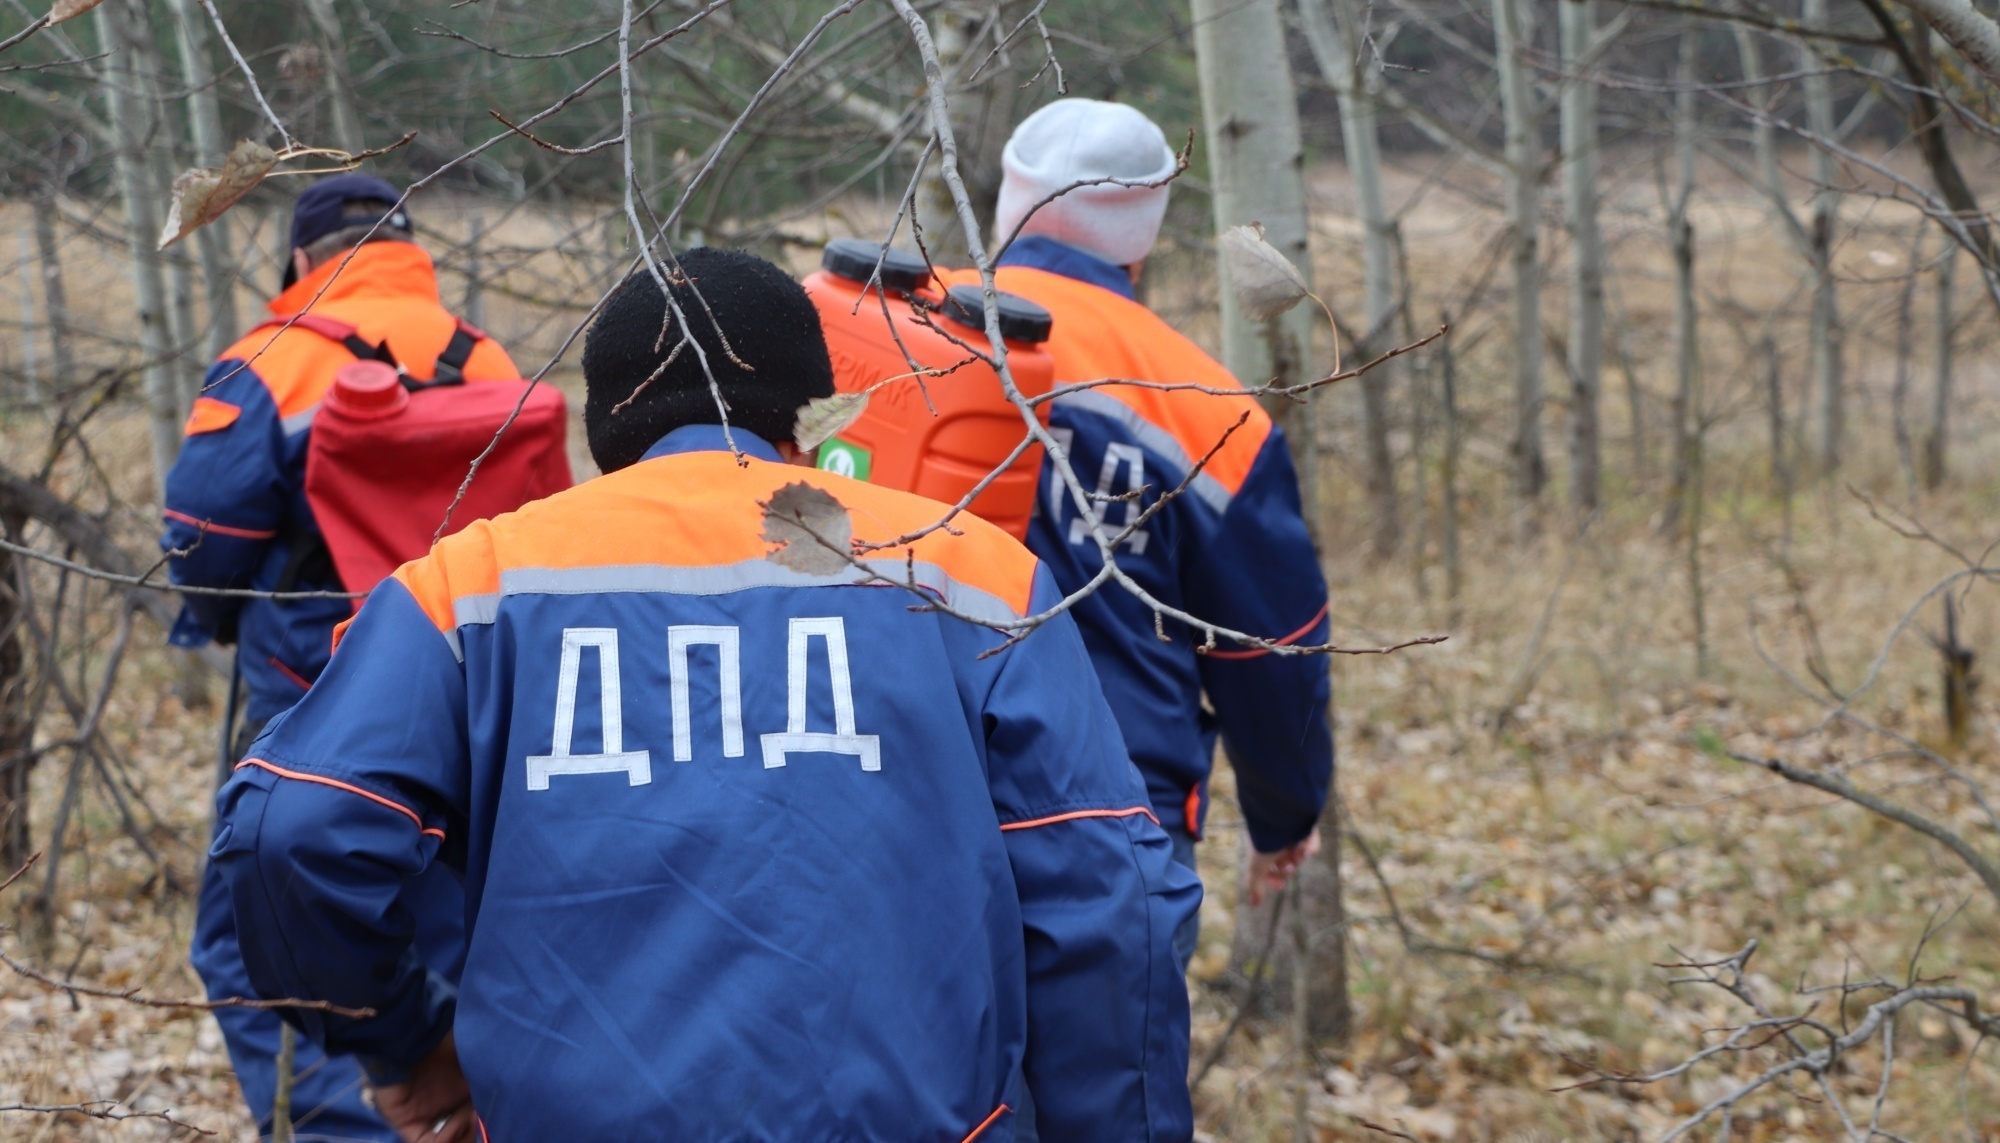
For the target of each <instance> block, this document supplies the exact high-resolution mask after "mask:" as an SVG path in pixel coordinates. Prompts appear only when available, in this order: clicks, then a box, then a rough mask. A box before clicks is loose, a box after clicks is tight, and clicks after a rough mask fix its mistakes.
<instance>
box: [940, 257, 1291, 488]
mask: <svg viewBox="0 0 2000 1143" xmlns="http://www.w3.org/2000/svg"><path fill="white" fill-rule="evenodd" d="M951 277H952V278H953V279H955V280H956V279H958V278H960V277H961V275H959V274H953V275H951ZM977 278H978V276H977V275H976V274H973V275H971V276H970V280H973V281H976V280H977ZM996 278H997V281H998V284H999V286H1000V288H1001V289H1003V290H1006V291H1007V292H1009V293H1014V294H1019V295H1021V296H1022V297H1024V298H1027V299H1028V300H1030V301H1033V302H1035V303H1037V304H1039V305H1040V306H1042V307H1043V308H1044V309H1047V310H1048V311H1049V313H1050V314H1051V315H1052V316H1053V317H1054V318H1055V325H1054V328H1053V329H1052V331H1051V333H1050V336H1049V343H1048V346H1047V348H1048V351H1049V355H1050V356H1051V357H1053V358H1055V364H1056V382H1057V384H1076V383H1079V382H1085V381H1101V380H1104V379H1106V378H1120V379H1125V380H1132V381H1152V382H1159V383H1162V384H1193V385H1202V386H1206V387H1208V388H1210V389H1233V390H1239V391H1240V390H1241V389H1242V388H1243V386H1242V385H1241V384H1240V383H1239V382H1238V381H1237V380H1236V378H1235V377H1234V376H1232V375H1231V374H1230V372H1229V370H1227V369H1225V368H1223V367H1222V364H1221V363H1220V362H1218V361H1216V360H1215V359H1214V358H1213V357H1210V356H1209V355H1208V354H1206V353H1204V352H1202V349H1201V347H1200V346H1198V345H1196V344H1195V343H1194V342H1193V341H1191V340H1189V339H1188V338H1187V336H1186V335H1184V334H1182V333H1181V332H1180V331H1179V330H1177V329H1175V328H1174V327H1172V326H1171V325H1168V324H1167V323H1166V322H1165V321H1163V320H1161V319H1160V317H1159V315H1157V314H1155V313H1154V312H1153V311H1151V310H1149V309H1147V308H1146V307H1145V306H1142V305H1140V304H1139V303H1138V302H1135V301H1133V300H1131V299H1130V298H1124V297H1120V296H1119V295H1117V294H1114V293H1112V292H1111V291H1109V290H1106V289H1104V288H1102V287H1099V286H1093V285H1091V284H1089V283H1087V282H1079V281H1076V280H1075V279H1073V278H1065V277H1063V276H1062V275H1060V274H1051V273H1049V272H1047V271H1045V270H1035V269H1031V268H1029V267H1026V266H1008V267H1004V268H1002V269H1001V270H1000V271H999V273H998V274H997V275H996ZM1090 392H1094V393H1101V394H1103V395H1104V396H1106V397H1109V398H1111V399H1113V400H1116V401H1118V402H1119V403H1120V404H1123V405H1124V406H1126V407H1127V408H1129V409H1131V410H1132V411H1133V412H1134V413H1136V414H1138V416H1139V417H1140V419H1142V420H1144V421H1147V422H1148V423H1150V424H1153V425H1155V426H1157V427H1158V428H1160V429H1161V430H1163V431H1164V432H1166V433H1167V434H1168V435H1169V436H1171V437H1172V438H1173V439H1174V441H1175V442H1176V443H1177V444H1179V445H1180V447H1181V449H1182V451H1184V452H1186V453H1187V455H1188V460H1189V462H1190V463H1192V462H1195V461H1199V460H1200V459H1201V458H1202V457H1204V456H1207V455H1208V454H1209V452H1210V450H1215V456H1214V457H1213V458H1211V459H1210V460H1209V462H1208V466H1207V467H1206V468H1205V469H1203V471H1204V472H1205V473H1207V474H1208V475H1209V476H1212V477H1214V478H1215V479H1216V481H1217V482H1219V483H1220V484H1221V485H1222V486H1223V487H1224V488H1226V489H1228V490H1229V491H1230V492H1232V493H1234V492H1235V491H1236V490H1237V489H1239V488H1241V487H1243V482H1244V481H1245V480H1246V479H1248V478H1249V476H1250V468H1251V466H1252V465H1254V464H1255V463H1256V462H1257V454H1258V453H1259V452H1260V451H1261V450H1262V449H1263V447H1264V442H1265V440H1267V439H1269V437H1270V435H1271V418H1270V415H1269V414H1267V413H1265V412H1264V409H1263V407H1262V406H1260V405H1259V404H1257V402H1256V401H1255V400H1254V399H1252V398H1250V397H1248V396H1244V397H1224V396H1218V395H1216V394H1213V393H1204V392H1201V391H1199V390H1195V389H1178V390H1161V389H1147V388H1141V387H1137V386H1132V385H1102V386H1098V387H1097V388H1095V389H1093V390H1090ZM1245 409H1248V410H1249V412H1250V417H1249V419H1248V420H1246V421H1244V422H1243V425H1242V427H1241V428H1235V426H1236V423H1237V421H1238V420H1239V419H1241V418H1242V417H1243V413H1244V410H1245ZM1232 430H1233V431H1232ZM1217 442H1221V447H1220V448H1217Z"/></svg>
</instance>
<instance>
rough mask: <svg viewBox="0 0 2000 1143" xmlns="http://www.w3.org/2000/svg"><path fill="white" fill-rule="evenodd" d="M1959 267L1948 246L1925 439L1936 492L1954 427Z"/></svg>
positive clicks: (1940, 271)
mask: <svg viewBox="0 0 2000 1143" xmlns="http://www.w3.org/2000/svg"><path fill="white" fill-rule="evenodd" d="M1957 265H1958V246H1957V244H1956V243H1951V242H1947V243H1945V248H1944V255H1943V257H1942V259H1941V260H1940V261H1939V262H1938V268H1937V313H1936V316H1935V319H1934V320H1935V322H1936V324H1935V325H1934V326H1933V331H1934V332H1933V338H1934V340H1933V341H1932V343H1931V368H1932V370H1933V376H1932V382H1931V426H1930V432H1929V433H1927V434H1925V436H1924V480H1923V485H1924V488H1925V489H1926V490H1928V491H1936V490H1937V488H1938V486H1939V485H1942V484H1943V483H1944V473H1945V464H1944V461H1945V443H1946V441H1947V439H1948V438H1949V426H1950V424H1951V365H1952V362H1951V356H1952V341H1953V335H1954V333H1955V330H1954V327H1953V321H1952V316H1953V315H1952V296H1951V294H1952V288H1951V287H1952V281H1951V280H1952V272H1953V268H1954V267H1956V266H1957Z"/></svg>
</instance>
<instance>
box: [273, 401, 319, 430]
mask: <svg viewBox="0 0 2000 1143" xmlns="http://www.w3.org/2000/svg"><path fill="white" fill-rule="evenodd" d="M318 412H319V405H318V403H316V402H315V403H314V404H313V405H311V406H310V407H308V408H304V409H301V410H299V411H298V412H296V413H293V414H292V415H291V416H289V417H286V418H285V419H284V420H282V421H279V422H278V424H279V425H280V426H282V427H283V428H284V430H285V435H286V436H288V437H295V436H298V435H299V434H300V433H302V432H305V431H306V430H307V429H309V428H311V427H312V423H313V416H314V414H316V413H318Z"/></svg>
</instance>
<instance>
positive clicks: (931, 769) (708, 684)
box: [212, 426, 1200, 1143]
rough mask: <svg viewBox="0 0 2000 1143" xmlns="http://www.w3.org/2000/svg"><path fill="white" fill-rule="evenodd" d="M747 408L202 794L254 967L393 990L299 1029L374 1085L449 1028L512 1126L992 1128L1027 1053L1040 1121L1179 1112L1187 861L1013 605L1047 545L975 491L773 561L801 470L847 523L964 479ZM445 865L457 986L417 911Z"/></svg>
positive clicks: (445, 605) (517, 542)
mask: <svg viewBox="0 0 2000 1143" xmlns="http://www.w3.org/2000/svg"><path fill="white" fill-rule="evenodd" d="M735 439H736V441H737V442H738V444H739V445H740V446H741V447H742V448H743V450H744V453H745V459H744V461H743V463H741V464H739V463H738V460H737V458H735V457H733V456H732V455H730V453H729V452H728V451H725V450H724V449H723V447H722V445H723V442H722V440H721V434H720V432H719V430H717V429H715V428H713V427H706V426H703V427H695V428H688V429H682V430H678V431H676V432H675V433H673V434H670V435H669V436H668V437H667V438H665V439H664V440H663V441H661V442H660V444H658V445H656V446H655V447H654V449H653V450H652V451H651V452H649V453H648V454H647V457H646V459H644V460H642V461H640V462H639V463H638V464H636V465H633V466H632V467H630V468H628V469H625V470H622V471H619V472H616V473H613V474H610V475H607V476H603V477H600V478H598V479H596V480H593V481H590V482H588V483H586V484H583V485H580V486H578V487H576V488H574V489H571V490H569V491H567V492H563V493H560V494H558V495H556V496H552V497H550V498H548V499H546V500H543V501H540V502H537V503H535V504H531V505H529V506H528V507H526V508H524V509H522V510H521V511H519V512H516V513H511V514H508V515H505V516H500V517H496V518H494V519H492V520H490V521H482V522H479V523H475V524H472V525H470V526H469V527H467V528H466V529H465V530H464V531H462V532H460V533H458V534H457V535H454V536H451V537H448V538H446V539H445V540H444V541H442V542H441V543H440V544H439V545H438V546H437V547H436V548H435V549H434V550H433V552H432V554H431V555H430V556H428V557H426V558H425V559H422V560H418V561H415V562H413V563H410V564H407V565H405V566H404V567H403V568H401V569H400V570H398V571H397V572H396V574H395V575H394V576H393V577H391V578H390V579H389V580H386V581H384V582H383V583H382V585H381V586H380V587H378V588H377V589H376V590H375V592H374V593H373V595H372V596H371V597H370V599H369V600H368V603H367V604H366V606H364V607H363V608H362V609H361V612H360V614H359V616H358V617H357V618H356V619H355V620H354V622H353V623H352V625H351V626H350V627H349V628H347V629H346V630H345V632H344V635H343V636H342V638H341V641H340V642H339V644H338V649H337V650H336V652H335V653H334V655H333V658H332V661H331V663H330V664H329V666H328V668H327V670H326V673H325V674H324V675H323V676H322V678H321V679H320V681H319V682H318V683H317V684H316V685H315V686H314V687H313V689H312V691H311V692H310V693H309V694H307V695H306V697H305V698H304V699H303V700H301V701H300V702H299V704H298V705H297V706H295V707H294V708H292V710H291V711H290V712H289V713H287V714H286V715H284V716H282V717H281V718H280V719H279V720H278V721H277V722H275V723H274V724H273V725H272V727H271V728H270V729H269V730H268V731H267V732H266V733H265V734H264V736H263V737H262V738H261V739H260V740H259V741H258V743H257V744H256V746H255V747H254V748H253V749H252V750H251V753H250V756H249V757H248V758H247V759H246V760H245V761H244V762H243V763H242V765H241V766H240V767H239V768H238V770H237V772H236V774H235V775H234V777H233V778H232V779H231V780H230V781H229V782H228V783H227V784H226V785H225V786H224V788H223V790H222V791H221V793H220V794H219V795H218V797H219V806H220V812H221V818H222V823H223V825H222V829H221V831H220V835H219V837H218V839H217V841H216V843H215V846H214V849H213V853H212V859H213V860H214V861H216V862H217V863H218V865H219V867H220V868H221V870H222V874H223V876H224V877H225V878H226V879H227V881H228V882H229V884H230V886H231V892H232V896H233V900H234V903H235V908H236V916H237V922H238V925H239V927H240V929H241V931H242V945H243V950H244V954H245V961H246V964H247V965H248V967H249V970H250V975H251V978H252V980H253V981H254V982H255V983H256V985H257V988H258V989H259V991H260V992H261V993H263V994H264V995H267V996H281V995H283V996H300V997H309V998H317V999H326V1000H330V1001H334V1002H336V1003H338V1004H341V1005H344V1006H350V1007H366V1008H370V1009H373V1010H374V1011H375V1012H376V1015H374V1016H373V1017H371V1018H367V1019H353V1018H344V1017H340V1016H336V1015H329V1014H326V1013H321V1012H313V1011H302V1012H298V1013H296V1014H295V1017H294V1018H296V1019H297V1020H298V1022H299V1023H300V1025H301V1026H302V1027H303V1028H304V1029H305V1030H306V1032H307V1033H308V1034H309V1035H311V1036H313V1037H314V1038H315V1039H317V1040H319V1041H320V1042H322V1043H324V1044H326V1045H327V1046H328V1047H329V1048H330V1049H333V1050H336V1051H346V1052H352V1053H354V1054H356V1055H357V1056H359V1057H361V1058H362V1060H363V1063H364V1066H366V1067H367V1068H369V1069H370V1071H371V1072H372V1073H373V1074H374V1075H375V1076H376V1078H377V1079H378V1081H394V1080H396V1079H397V1078H399V1077H400V1076H402V1075H403V1074H404V1073H405V1071H406V1070H407V1069H408V1068H409V1067H410V1066H412V1065H413V1064H414V1063H415V1062H416V1061H417V1060H418V1059H420V1058H422V1057H423V1056H424V1054H425V1053H426V1052H427V1051H429V1050H430V1049H431V1048H432V1047H433V1046H434V1045H436V1044H437V1043H438V1042H439V1041H440V1040H441V1039H442V1037H443V1036H444V1034H445V1033H446V1031H447V1030H449V1029H455V1030H456V1034H457V1035H456V1042H457V1046H458V1052H459V1057H460V1060H461V1062H462V1065H463V1068H464V1071H465V1074H466V1077H467V1079H468V1080H469V1082H470V1084H471V1089H472V1097H473V1102H474V1106H475V1108H476V1109H477V1111H478V1113H479V1116H480V1118H481V1128H482V1130H483V1131H484V1132H485V1133H486V1135H485V1137H486V1138H487V1139H490V1140H492V1141H493V1143H516V1141H537V1143H539V1141H545V1140H551V1139H577V1140H590V1141H592V1143H612V1141H617V1140H633V1141H639V1140H666V1139H672V1140H724V1139H728V1140H771V1141H781V1140H782V1141H786V1143H804V1141H807V1140H812V1141H821V1140H825V1141H849V1143H863V1141H867V1143H886V1141H892V1140H910V1141H923V1143H959V1141H962V1140H967V1139H972V1138H975V1137H977V1138H979V1139H981V1140H983V1141H986V1143H994V1141H1001V1140H1006V1139H1009V1138H1011V1137H1012V1132H1013V1124H1012V1123H1011V1121H1010V1119H1009V1114H1010V1112H1009V1109H1008V1100H1009V1093H1010V1083H1011V1082H1012V1081H1013V1078H1014V1077H1015V1076H1016V1075H1017V1074H1019V1073H1021V1072H1023V1071H1024V1072H1025V1076H1026V1078H1027V1081H1028V1083H1029V1085H1030V1086H1031V1087H1032V1089H1033V1091H1034V1093H1035V1099H1036V1105H1037V1108H1038V1120H1037V1122H1038V1124H1039V1126H1040V1128H1041V1133H1042V1137H1043V1138H1045V1139H1051V1140H1054V1139H1065V1140H1093V1141H1117V1140H1187V1139H1189V1138H1190V1137H1191V1135H1192V1122H1191V1115H1192V1113H1191V1109H1190V1105H1189V1098H1188V1091H1187V1083H1186V1074H1187V1070H1186V1069H1187V1046H1188V1023H1187V1021H1188V1007H1187V995H1186V991H1185V988H1184V986H1183V984H1182V982H1181V978H1180V974H1179V971H1178V970H1177V968H1176V965H1175V962H1174V957H1173V953H1172V947H1171V942H1172V937H1173V933H1174V931H1175V929H1176V927H1177V926H1178V925H1179V924H1180V923H1181V921H1182V920H1183V919H1184V918H1186V917H1187V916H1188V915H1189V914H1190V913H1191V912H1192V911H1193V910H1194V909H1195V908H1196V907H1197V905H1198V902H1199V896H1200V890H1199V888H1198V886H1197V885H1196V884H1195V883H1194V880H1193V878H1192V876H1191V875H1190V874H1189V873H1188V872H1187V871H1186V870H1185V869H1184V868H1182V867H1180V866H1178V865H1176V864H1174V863H1173V861H1172V860H1171V857H1170V845H1169V842H1168V840H1167V838H1166V836H1165V835H1164V833H1163V832H1162V831H1161V829H1160V827H1159V826H1158V824H1157V823H1156V822H1155V821H1154V817H1153V813H1152V811H1151V810H1150V809H1149V807H1148V805H1147V799H1146V795H1145V790H1144V786H1143V783H1142V782H1141V780H1140V778H1139V776H1138V774H1137V772H1136V771H1135V770H1134V768H1133V767H1132V765H1131V763H1130V761H1129V760H1128V759H1127V757H1126V754H1125V749H1124V746H1123V743H1122V742H1121V741H1120V738H1119V734H1118V728H1117V724H1116V722H1115V721H1114V720H1113V718H1112V717H1111V712H1110V710H1109V709H1108V708H1107V707H1106V705H1105V702H1104V699H1103V697H1102V694H1101V692H1100V691H1099V689H1098V687H1097V684H1096V681H1095V679H1094V678H1093V676H1092V673H1091V667H1090V662H1089V659H1088V658H1087V656H1086V655H1085V653H1084V649H1083V644H1082V641H1081V640H1080V638H1079V637H1078V635H1077V631H1076V628H1075V625H1074V624H1073V623H1072V622H1071V620H1070V619H1069V618H1068V617H1067V616H1057V617H1055V618H1053V619H1051V620H1050V621H1049V622H1047V623H1046V624H1045V625H1043V626H1042V627H1040V628H1039V629H1038V630H1036V631H1035V632H1034V633H1033V634H1031V635H1029V636H1028V637H1027V638H1026V639H1025V640H1024V641H1021V642H1019V643H1017V644H1014V645H1013V646H1010V647H1005V648H1004V649H1003V645H1004V644H1005V643H1006V641H1007V638H1006V634H1005V633H1004V632H1002V631H999V630H995V629H994V628H993V627H992V626H988V625H1004V624H1006V623H1008V622H1010V621H1012V620H1015V619H1018V618H1020V617H1022V616H1026V615H1030V614H1033V613H1035V612H1036V611H1037V610H1038V609H1042V608H1045V607H1046V606H1047V605H1048V604H1050V603H1051V602H1052V601H1054V600H1055V599H1056V598H1058V596H1057V593H1056V589H1055V585H1054V583H1053V582H1052V581H1051V579H1050V578H1049V575H1048V573H1047V571H1046V570H1044V569H1042V568H1041V567H1040V566H1039V564H1038V562H1037V561H1036V560H1035V559H1034V557H1033V556H1031V555H1030V554H1029V553H1028V552H1027V551H1026V550H1025V549H1024V548H1022V547H1021V546H1020V545H1019V544H1018V543H1017V542H1015V541H1014V540H1013V539H1012V538H1011V537H1009V536H1007V535H1006V534H1005V533H1004V532H1002V531H1000V530H999V529H997V528H993V527H991V526H989V525H986V524H984V523H982V522H979V521H970V520H961V521H960V523H959V525H958V527H959V530H960V533H962V534H956V535H954V534H950V533H947V532H945V531H943V530H938V531H934V532H932V533H931V534H930V535H928V536H926V537H925V538H923V539H920V540H918V541H916V542H915V543H913V544H909V545H907V546H899V547H894V548H889V549H885V550H880V551H876V552H874V553H872V554H870V555H868V556H867V557H866V559H867V561H868V563H867V567H868V568H869V569H871V570H870V571H863V570H861V569H859V568H855V567H849V568H845V569H841V570H838V571H835V572H833V573H831V574H813V573H808V572H804V571H798V570H794V569H792V568H791V567H788V566H784V565H781V564H780V563H778V562H774V561H773V560H772V559H770V558H767V557H768V556H769V554H770V553H771V551H772V542H771V541H768V540H766V539H765V538H764V537H765V528H766V525H765V522H764V520H763V518H762V516H763V513H762V510H761V509H760V508H759V504H760V502H763V503H768V502H770V501H771V500H772V499H773V497H774V496H775V495H776V494H777V493H778V492H779V491H780V490H781V489H783V488H784V487H785V486H787V485H790V484H795V483H804V484H807V485H810V486H812V487H814V488H817V489H819V490H822V491H824V492H825V493H828V494H830V495H831V496H833V497H834V498H835V499H836V500H837V501H838V502H839V503H840V505H842V506H843V507H844V508H845V509H846V515H847V517H848V520H849V522H850V524H851V526H852V528H853V531H854V534H855V538H856V539H858V540H886V539H888V538H890V537H896V536H900V535H903V534H906V533H909V532H912V531H915V530H917V529H919V528H920V527H921V526H922V525H923V524H926V523H929V522H931V521H933V520H935V519H937V518H938V517H939V516H940V515H941V514H942V512H943V507H942V506H941V505H938V504H935V503H932V502H930V501H926V500H922V499H919V498H917V497H914V496H911V495H908V494H906V493H901V492H895V491H892V490H888V489H883V488H878V487H874V486H870V485H866V484H861V483H858V482H855V481H851V480H847V479H845V478H843V477H839V476H835V475H833V474H831V473H827V472H820V471H816V470H811V469H805V468H799V467H795V466H788V465H781V464H778V463H775V462H776V459H777V457H776V454H775V452H773V451H772V450H771V449H770V448H769V446H767V445H765V444H763V442H761V441H758V440H756V439H755V438H754V437H750V436H749V435H748V434H745V433H743V432H742V431H741V430H737V431H736V434H735ZM793 542H794V543H800V542H807V541H801V540H794V541H793ZM884 581H887V582H884ZM939 605H942V607H943V608H947V609H949V612H950V613H946V612H945V611H941V610H939ZM437 861H444V862H448V863H450V864H452V865H453V866H455V867H457V868H459V869H461V870H462V871H463V874H464V881H465V897H466V928H467V932H468V939H469V948H468V952H467V956H466V962H465V969H464V976H463V981H462V983H461V985H460V987H459V988H458V989H457V990H456V991H454V990H453V989H452V988H451V986H450V985H448V984H447V983H446V982H445V981H444V980H443V979H441V978H440V977H438V976H436V975H435V974H432V973H430V972H428V971H426V970H425V968H424V967H423V965H422V963H421V962H420V961H419V960H418V959H417V957H416V956H415V955H414V954H413V953H412V952H411V948H410V941H411V934H412V932H413V930H414V928H415V926H416V919H415V918H413V917H411V916H409V915H408V913H407V911H406V910H405V908H404V907H403V906H401V905H399V904H398V901H399V897H398V890H399V888H400V887H401V886H402V885H403V884H404V883H405V882H406V881H407V880H409V879H410V878H412V877H415V876H416V875H418V874H419V873H420V872H421V871H423V870H424V869H425V868H426V867H427V866H429V865H430V864H431V863H433V862H437Z"/></svg>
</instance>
